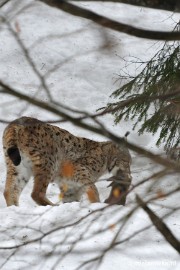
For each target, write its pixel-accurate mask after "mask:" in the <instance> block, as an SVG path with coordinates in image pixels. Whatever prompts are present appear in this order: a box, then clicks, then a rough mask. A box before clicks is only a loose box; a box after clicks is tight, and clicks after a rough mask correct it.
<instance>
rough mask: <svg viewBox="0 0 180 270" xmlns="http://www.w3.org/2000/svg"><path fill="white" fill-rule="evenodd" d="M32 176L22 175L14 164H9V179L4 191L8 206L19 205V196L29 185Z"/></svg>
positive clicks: (7, 178)
mask: <svg viewBox="0 0 180 270" xmlns="http://www.w3.org/2000/svg"><path fill="white" fill-rule="evenodd" d="M29 178H30V175H29V174H28V173H25V174H22V173H21V172H20V171H19V170H18V168H17V167H15V166H14V165H13V164H12V162H11V161H10V162H8V163H7V177H6V184H5V190H4V198H5V200H6V204H7V206H11V205H16V206H18V205H19V196H20V194H21V192H22V190H23V189H24V187H25V185H26V184H27V182H28V180H29Z"/></svg>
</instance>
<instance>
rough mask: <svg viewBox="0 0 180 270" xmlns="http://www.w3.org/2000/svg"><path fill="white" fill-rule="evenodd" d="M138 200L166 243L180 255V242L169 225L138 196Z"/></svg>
mask: <svg viewBox="0 0 180 270" xmlns="http://www.w3.org/2000/svg"><path fill="white" fill-rule="evenodd" d="M136 200H137V202H138V204H139V205H140V206H141V207H142V208H143V210H144V211H145V212H146V213H147V214H148V216H149V218H150V219H151V221H152V223H153V224H154V226H155V227H156V229H157V230H158V231H159V232H160V233H161V234H162V235H163V236H164V238H165V239H166V241H167V242H168V243H169V244H170V245H171V246H172V247H173V248H174V249H176V250H177V252H178V253H180V242H179V241H178V239H177V238H176V237H175V236H174V235H173V233H172V232H171V230H170V229H169V228H168V227H167V225H166V224H165V223H164V222H163V221H162V219H161V218H159V217H158V216H157V215H156V214H155V213H154V212H153V211H152V210H151V209H150V208H149V207H148V206H147V204H146V203H145V202H144V201H143V200H142V199H141V198H140V197H139V196H138V195H136Z"/></svg>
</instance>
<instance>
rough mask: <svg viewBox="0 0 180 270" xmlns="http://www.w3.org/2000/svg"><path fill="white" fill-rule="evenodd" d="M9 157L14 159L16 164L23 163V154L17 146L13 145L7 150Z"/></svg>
mask: <svg viewBox="0 0 180 270" xmlns="http://www.w3.org/2000/svg"><path fill="white" fill-rule="evenodd" d="M7 153H8V156H9V158H10V159H11V160H12V162H13V164H14V165H15V166H18V165H19V164H20V163H21V156H20V152H19V149H18V148H17V147H15V146H14V147H11V148H9V149H8V150H7Z"/></svg>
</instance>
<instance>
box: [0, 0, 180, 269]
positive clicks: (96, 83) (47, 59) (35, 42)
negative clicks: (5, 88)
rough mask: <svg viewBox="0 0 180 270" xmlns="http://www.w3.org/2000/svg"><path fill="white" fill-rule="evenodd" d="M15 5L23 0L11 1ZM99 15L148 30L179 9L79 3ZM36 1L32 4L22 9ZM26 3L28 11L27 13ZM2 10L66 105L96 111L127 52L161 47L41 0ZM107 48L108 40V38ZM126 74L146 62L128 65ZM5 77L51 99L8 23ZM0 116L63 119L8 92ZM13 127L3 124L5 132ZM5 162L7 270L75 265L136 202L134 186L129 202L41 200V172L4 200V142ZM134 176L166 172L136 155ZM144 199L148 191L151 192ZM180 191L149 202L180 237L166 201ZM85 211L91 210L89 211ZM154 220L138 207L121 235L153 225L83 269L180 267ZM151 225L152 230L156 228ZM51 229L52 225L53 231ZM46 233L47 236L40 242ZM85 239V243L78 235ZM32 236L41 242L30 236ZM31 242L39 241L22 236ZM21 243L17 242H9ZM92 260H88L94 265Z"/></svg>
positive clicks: (1, 253) (166, 23) (0, 39)
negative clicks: (37, 196)
mask: <svg viewBox="0 0 180 270" xmlns="http://www.w3.org/2000/svg"><path fill="white" fill-rule="evenodd" d="M12 3H13V4H15V6H14V7H13V8H12ZM78 4H79V5H82V6H83V7H85V8H90V9H91V10H94V11H95V12H97V13H100V14H102V15H107V16H108V17H111V18H113V19H116V20H119V21H122V22H124V23H130V24H133V25H135V26H139V27H142V26H143V27H146V28H149V29H159V30H162V29H163V30H164V29H166V30H172V29H173V27H174V21H178V20H179V15H177V14H171V13H170V12H164V11H160V10H159V11H158V10H157V11H154V10H151V9H144V8H137V7H133V6H128V5H123V4H116V3H89V2H86V3H78ZM26 5H29V6H28V8H24V9H23V10H21V9H22V8H23V7H25V6H26ZM20 11H21V12H20ZM0 16H3V17H5V18H6V19H11V26H12V27H13V29H15V30H16V28H19V29H20V31H19V35H20V38H21V40H22V41H23V44H24V45H25V47H26V48H28V49H29V50H30V56H31V57H32V59H33V61H34V63H35V65H36V67H37V70H38V72H39V73H40V74H42V75H44V76H45V83H46V84H47V86H48V87H49V89H51V94H52V96H53V98H55V99H56V100H57V101H58V102H60V103H61V104H64V105H66V106H68V107H73V108H74V109H78V110H84V111H86V112H89V113H92V114H93V113H95V112H96V110H97V109H98V108H100V107H103V106H105V105H106V104H107V102H108V101H110V98H109V96H110V94H111V93H112V91H113V90H115V89H116V88H117V87H118V86H119V85H120V82H119V81H118V74H119V73H120V70H121V69H122V68H123V66H124V65H125V62H124V61H123V60H122V58H127V59H132V58H133V57H138V58H140V59H143V60H147V59H150V58H151V57H152V56H153V54H154V53H155V52H156V51H157V50H158V49H159V48H160V47H161V46H162V43H161V42H154V41H150V40H145V39H138V38H135V37H132V36H128V35H125V34H121V33H117V32H115V31H111V30H104V29H102V28H101V27H99V26H97V25H95V24H93V23H92V22H90V21H88V20H83V19H81V18H77V17H73V16H71V15H68V14H66V13H64V12H61V11H60V10H57V9H53V8H49V7H48V6H46V5H43V4H42V3H40V2H37V1H32V0H31V1H30V0H28V1H27V0H23V1H11V3H9V4H7V5H5V6H4V7H3V8H2V9H1V11H0ZM107 42H108V44H109V47H108V48H111V49H110V50H109V49H108V48H104V47H103V46H104V45H105V44H107ZM127 72H129V73H136V72H139V70H136V69H134V67H132V66H129V67H127ZM0 79H1V80H4V81H6V82H7V83H8V84H9V85H12V86H13V87H15V88H16V89H18V90H20V91H22V92H23V93H25V94H28V95H32V96H34V95H35V97H36V98H39V99H40V100H42V101H47V98H48V97H47V95H46V94H45V92H44V91H43V89H42V87H41V82H40V80H39V78H38V76H37V74H35V72H34V71H33V69H32V67H30V65H29V64H28V61H27V59H26V57H25V56H24V54H23V52H22V49H21V48H20V46H19V45H18V42H17V40H15V38H14V37H13V35H12V33H11V32H10V31H9V29H8V27H7V25H6V24H4V23H1V25H0ZM0 97H1V101H0V104H1V107H0V113H1V114H0V115H1V117H0V118H1V119H6V120H13V119H15V118H17V117H19V116H20V115H28V116H32V117H37V118H39V119H41V120H52V119H57V116H54V115H53V114H52V113H49V112H46V111H44V110H41V109H38V108H36V107H33V106H31V105H27V104H26V103H25V102H24V101H18V102H17V100H15V98H13V97H10V96H6V95H2V94H1V96H0ZM101 121H102V123H103V124H104V125H105V126H106V127H107V128H108V129H109V130H111V131H112V132H113V133H115V134H118V135H120V136H123V135H124V134H125V133H126V132H127V131H130V135H129V137H128V140H130V141H132V142H135V143H137V144H138V145H140V146H145V147H147V149H149V150H152V151H161V150H162V149H159V150H157V148H156V146H155V142H156V139H157V137H156V136H151V135H150V134H144V135H142V136H141V137H139V136H138V135H137V133H136V131H133V130H132V123H131V122H129V123H127V122H123V121H122V123H121V124H120V125H118V126H115V125H114V123H113V117H112V116H110V115H106V116H103V117H102V118H101ZM59 126H61V127H62V128H65V129H67V130H69V131H70V132H72V133H73V134H75V135H77V136H86V137H88V138H91V139H94V140H98V141H100V140H104V139H105V138H104V137H103V136H100V135H97V134H93V133H92V132H89V131H86V130H84V129H81V128H78V127H77V126H74V125H73V124H71V123H69V122H63V123H61V124H60V125H59ZM4 128H5V125H4V124H0V133H1V136H2V132H3V130H4ZM0 150H1V155H0V167H1V179H2V180H1V182H0V215H1V225H0V269H2V270H10V269H11V270H19V269H33V270H39V269H43V270H46V269H47V270H49V269H62V270H74V269H76V268H78V266H79V265H81V263H83V262H84V261H87V260H88V259H91V258H94V257H96V256H98V255H99V254H100V252H101V250H104V249H106V248H107V247H108V245H109V244H110V243H111V241H112V240H113V237H114V236H115V234H116V233H117V232H118V230H119V228H120V225H121V224H122V222H124V221H123V219H122V218H123V216H124V215H126V214H128V213H129V212H131V210H132V208H133V207H134V204H133V202H134V196H135V193H133V192H132V193H131V194H129V197H128V203H127V206H125V207H121V206H111V207H107V206H106V204H104V203H95V204H89V203H88V202H87V200H86V198H83V199H82V201H81V202H80V203H77V202H74V203H67V204H62V203H60V204H59V206H56V207H50V206H47V207H41V206H37V205H36V204H35V203H34V202H33V200H32V199H31V196H30V194H31V190H32V186H33V179H31V181H30V182H29V183H28V185H27V186H26V188H25V189H24V191H23V193H22V195H21V197H20V207H14V206H12V207H8V208H7V207H6V203H5V200H4V197H3V190H4V185H5V174H6V169H5V164H4V158H3V152H2V146H1V149H0ZM132 161H133V162H132V177H133V183H134V184H135V183H137V182H138V181H140V180H142V179H143V178H145V177H147V176H149V175H150V173H152V172H153V171H154V172H155V171H158V170H159V169H160V168H157V166H155V165H154V164H153V163H152V162H151V161H150V160H148V159H145V158H143V157H139V156H138V155H136V154H135V153H132ZM178 178H179V177H178V175H175V176H173V177H172V178H171V179H169V178H167V179H165V181H164V182H163V186H161V183H162V182H161V183H159V182H157V185H156V186H155V187H153V188H154V190H151V189H150V192H149V195H152V194H153V193H154V192H156V189H159V188H161V189H163V190H166V189H168V188H170V189H171V186H172V188H174V185H175V183H176V182H177V181H176V180H178ZM150 185H151V183H150V184H149V185H143V186H140V187H139V188H138V189H137V190H136V193H138V194H139V195H141V197H142V198H143V196H144V194H146V191H147V190H148V189H149V188H150ZM106 186H107V182H105V181H104V180H103V179H102V181H99V183H97V187H98V189H99V192H100V198H101V201H102V202H103V201H104V199H105V198H107V196H108V194H109V189H107V188H106ZM58 195H59V191H58V189H57V187H56V186H55V185H54V184H51V185H50V186H49V189H48V197H49V198H50V199H51V200H52V201H54V202H58V201H59V198H58ZM144 199H146V198H144ZM176 202H177V203H178V202H179V197H178V194H175V195H173V196H170V197H168V198H161V199H159V206H158V205H151V208H152V209H153V210H154V211H155V212H156V214H157V215H159V216H164V215H167V216H166V219H165V220H166V224H167V225H168V226H169V228H171V230H172V232H173V234H174V235H176V236H178V235H179V233H180V224H179V223H178V217H179V212H178V211H176V212H175V213H173V214H172V215H168V213H169V212H170V209H168V208H167V207H166V206H167V205H170V206H174V205H175V206H178V205H176ZM86 215H87V217H86V218H83V217H85V216H86ZM150 224H151V223H150V221H149V218H148V217H147V215H146V214H145V213H144V212H143V210H136V211H135V212H134V214H133V215H132V216H131V217H130V219H129V220H128V222H127V223H126V224H125V226H124V227H123V228H122V231H121V232H120V235H119V237H118V239H117V240H118V241H122V240H124V239H126V238H127V237H129V236H130V235H133V234H134V233H135V232H138V231H140V230H141V229H142V228H144V227H147V229H146V230H145V231H144V232H141V233H140V232H139V233H137V234H136V236H135V237H134V238H132V239H131V241H127V242H124V243H122V244H121V245H119V246H116V247H115V248H114V249H112V250H110V251H109V252H107V254H106V256H105V257H104V259H103V260H102V262H101V264H100V265H97V264H95V263H94V264H92V265H86V266H84V269H100V270H109V269H111V270H117V269H121V270H127V269H130V270H134V269H140V270H141V269H146V270H150V269H159V270H165V269H167V270H168V269H172V267H173V269H174V270H175V269H179V266H180V262H179V257H178V254H177V252H176V251H175V250H174V249H173V248H172V247H171V246H170V245H168V244H167V243H166V242H165V240H164V239H163V237H162V236H161V235H160V234H159V233H158V232H157V230H156V229H155V228H154V227H152V226H150ZM149 226H150V228H149ZM51 231H52V232H51ZM43 234H47V235H46V236H45V237H44V238H43V239H42V240H41V241H35V240H36V239H37V238H39V237H40V238H41V237H42V236H43ZM77 239H79V241H78V243H77V244H74V245H73V243H75V241H76V240H77ZM32 240H34V242H33V241H32ZM28 241H32V243H31V244H28V245H26V244H24V245H23V243H26V242H28ZM14 245H17V246H19V248H17V249H7V247H9V248H10V247H12V246H14ZM88 266H90V268H88Z"/></svg>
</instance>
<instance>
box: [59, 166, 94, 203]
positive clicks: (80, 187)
mask: <svg viewBox="0 0 180 270" xmlns="http://www.w3.org/2000/svg"><path fill="white" fill-rule="evenodd" d="M70 164H71V166H70ZM70 164H69V162H68V164H67V165H65V166H66V168H65V167H64V168H65V169H63V170H61V177H62V178H63V179H64V181H63V183H62V184H61V186H60V189H61V194H60V197H61V199H62V201H63V202H73V201H80V199H81V197H82V195H83V194H86V195H87V197H88V199H89V201H90V202H91V203H95V202H99V193H98V190H97V188H96V186H95V185H94V183H93V182H92V181H91V176H90V173H89V171H88V170H87V169H86V168H85V167H84V165H81V164H79V163H75V164H74V163H70ZM70 167H71V169H70ZM67 168H68V170H66V169H67ZM67 172H68V173H67ZM69 172H71V173H69Z"/></svg>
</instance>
